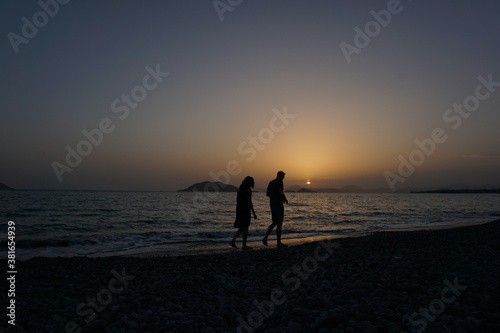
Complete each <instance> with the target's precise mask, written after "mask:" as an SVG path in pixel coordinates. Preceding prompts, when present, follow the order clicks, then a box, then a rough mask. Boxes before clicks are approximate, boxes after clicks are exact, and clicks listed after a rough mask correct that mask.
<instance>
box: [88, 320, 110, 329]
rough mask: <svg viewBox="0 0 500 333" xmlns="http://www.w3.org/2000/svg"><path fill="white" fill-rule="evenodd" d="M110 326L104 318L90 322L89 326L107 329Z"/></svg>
mask: <svg viewBox="0 0 500 333" xmlns="http://www.w3.org/2000/svg"><path fill="white" fill-rule="evenodd" d="M107 326H108V322H107V321H105V320H102V319H98V320H94V321H93V322H90V323H89V324H88V328H91V329H105V328H106V327H107Z"/></svg>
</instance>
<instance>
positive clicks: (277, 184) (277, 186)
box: [266, 179, 283, 206]
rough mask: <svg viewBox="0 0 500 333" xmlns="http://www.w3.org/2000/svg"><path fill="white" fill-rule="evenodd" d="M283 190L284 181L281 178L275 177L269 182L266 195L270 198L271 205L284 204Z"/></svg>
mask: <svg viewBox="0 0 500 333" xmlns="http://www.w3.org/2000/svg"><path fill="white" fill-rule="evenodd" d="M280 190H283V181H282V180H280V179H274V180H271V181H270V182H269V185H268V186H267V192H266V195H267V196H268V197H269V199H270V202H269V203H270V205H271V206H283V198H282V196H281V191H280Z"/></svg>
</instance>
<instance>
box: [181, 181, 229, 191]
mask: <svg viewBox="0 0 500 333" xmlns="http://www.w3.org/2000/svg"><path fill="white" fill-rule="evenodd" d="M193 191H199V192H237V191H238V188H237V187H236V186H233V185H229V184H224V183H221V182H209V181H204V182H201V183H196V184H193V185H191V186H189V187H188V188H185V189H183V190H179V191H178V192H193Z"/></svg>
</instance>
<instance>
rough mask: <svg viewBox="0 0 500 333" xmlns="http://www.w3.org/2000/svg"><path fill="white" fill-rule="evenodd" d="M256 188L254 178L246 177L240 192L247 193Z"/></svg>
mask: <svg viewBox="0 0 500 333" xmlns="http://www.w3.org/2000/svg"><path fill="white" fill-rule="evenodd" d="M254 186H255V181H254V180H253V178H252V177H250V176H246V177H245V179H243V181H242V182H241V185H240V188H239V189H238V190H240V191H246V190H249V189H250V188H252V187H254Z"/></svg>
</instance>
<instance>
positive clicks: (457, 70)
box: [0, 0, 500, 190]
mask: <svg viewBox="0 0 500 333" xmlns="http://www.w3.org/2000/svg"><path fill="white" fill-rule="evenodd" d="M61 2H64V1H62V0H61ZM40 3H41V4H46V5H43V6H41V4H40ZM40 3H38V2H36V1H3V2H2V3H1V5H0V6H1V10H0V22H1V29H2V33H3V36H4V37H3V42H2V43H1V44H0V48H1V63H2V75H1V79H0V84H1V90H0V98H1V101H2V109H1V110H2V111H1V115H2V116H1V122H0V130H1V133H2V140H1V141H0V151H1V156H2V162H1V166H0V181H1V182H5V183H7V184H8V185H10V186H12V187H16V188H54V189H138V190H148V189H151V190H175V189H178V188H184V187H187V186H188V185H190V184H192V183H194V182H198V181H203V180H208V179H210V178H211V177H210V172H214V173H219V174H220V171H222V170H226V168H227V164H228V162H229V161H235V162H229V164H230V169H231V170H230V171H232V173H233V174H232V175H230V182H231V183H232V184H234V185H238V184H239V183H240V182H241V180H242V179H243V178H244V176H246V175H252V176H254V177H255V178H256V182H257V186H259V187H263V186H265V185H266V184H267V182H268V181H269V180H270V179H271V178H273V177H274V175H275V173H276V171H277V170H280V169H283V170H284V171H285V172H287V178H286V181H287V184H288V185H293V184H302V185H304V184H305V181H306V180H308V179H309V180H310V181H311V185H310V186H316V187H339V186H344V185H347V184H355V185H358V186H362V187H386V188H388V187H389V184H388V182H387V179H386V176H387V175H391V176H390V178H389V179H391V181H392V184H393V186H395V187H396V188H399V187H403V186H429V185H449V184H454V183H470V184H484V185H500V172H498V170H500V131H499V130H498V128H499V124H500V87H499V86H498V85H500V84H495V82H500V62H499V61H498V59H500V20H499V19H498V17H499V16H498V15H499V13H500V2H498V1H495V0H490V1H488V0H483V1H473V0H470V1H452V0H443V1H431V0H428V1H424V0H418V1H415V0H414V1H409V0H406V1H401V2H400V3H399V4H398V2H397V1H356V2H354V1H347V0H346V1H303V0H302V1H298V0H286V1H285V0H282V1H267V0H266V1H264V0H252V1H250V0H243V1H241V3H240V4H239V5H237V6H231V7H230V9H232V10H231V11H229V10H226V11H224V12H223V13H221V12H222V11H223V10H224V8H223V7H221V5H220V4H226V6H227V4H228V2H227V1H222V0H221V1H220V2H219V6H220V7H219V13H217V10H216V9H215V8H214V4H213V2H212V1H180V0H178V1H155V0H149V1H148V0H142V1H139V0H136V1H132V0H130V1H127V0H116V1H102V0H100V1H97V0H91V1H78V0H73V1H69V2H68V3H67V4H59V3H58V7H59V8H56V7H55V5H54V4H55V3H56V2H55V0H48V1H45V2H44V0H42V1H41V2H40ZM232 3H233V4H237V3H238V1H235V0H233V1H232ZM42 7H46V11H48V12H49V14H50V15H48V14H43V12H42V13H40V11H42V10H43V9H42ZM227 8H228V7H226V9H227ZM372 11H374V12H375V13H378V14H376V15H375V16H377V15H378V16H379V21H380V22H381V23H375V22H376V21H375V17H374V15H373V12H372ZM381 11H382V12H381ZM391 12H392V13H391ZM387 13H390V19H389V17H388V16H387V15H386V14H387ZM221 17H222V18H223V20H221V19H220V18H221ZM23 18H24V19H23ZM34 21H35V23H37V24H38V25H39V27H38V28H37V27H36V25H35V26H34V27H35V28H36V29H37V30H38V31H34V30H33V29H32V28H33V26H31V25H32V24H33V22H34ZM371 21H374V22H372V23H370V22H371ZM367 24H368V25H367ZM355 27H358V28H359V29H360V30H361V31H363V33H364V34H365V33H366V32H365V28H368V35H365V36H361V37H360V36H359V33H358V32H357V31H359V30H357V31H356V30H355ZM370 29H371V30H370ZM356 35H358V36H357V37H356ZM370 36H371V37H370ZM366 38H369V39H370V41H369V43H368V41H367V40H366ZM356 42H357V44H356ZM342 43H344V44H342ZM347 44H349V45H351V46H349V47H347V49H349V50H351V51H352V50H353V47H356V45H358V47H357V50H356V53H352V54H350V56H349V57H346V56H345V54H344V53H345V52H343V51H342V47H341V45H344V48H346V45H347ZM347 58H350V59H349V61H348V59H347ZM155 71H156V72H157V74H151V73H154V72H155ZM167 72H168V75H167V74H165V73H167ZM478 77H482V78H483V79H482V81H481V80H479V79H478ZM486 81H490V83H487V84H485V83H484V82H486ZM491 81H492V82H491ZM480 85H481V86H480ZM127 95H128V96H129V97H130V96H132V97H130V99H129V100H128V101H127ZM476 95H477V97H476ZM134 96H135V97H134ZM134 98H135V99H136V101H134ZM464 102H465V103H469V104H468V106H467V107H469V108H470V109H473V110H474V111H471V112H468V111H467V110H465V109H463V110H462V111H459V109H455V111H453V107H454V104H457V105H458V104H462V103H464ZM476 104H477V105H476ZM449 108H452V110H451V111H447V110H448V109H449ZM273 110H274V112H273ZM464 110H465V111H464ZM277 115H279V116H277ZM106 119H108V120H109V121H108V120H106ZM99 126H102V128H103V129H104V130H105V131H107V132H108V133H103V134H102V138H101V137H100V134H98V133H97V131H93V132H91V133H93V135H94V136H93V138H94V140H95V142H97V143H96V144H92V143H90V142H89V141H88V139H87V138H86V136H85V135H84V134H83V133H82V131H83V130H87V131H92V130H94V129H96V128H99ZM436 128H438V129H439V128H440V129H441V131H440V132H439V130H438V133H437V134H436V137H435V139H438V141H439V140H441V141H443V137H446V140H445V141H444V142H437V143H436V142H435V143H433V144H430V143H429V142H430V141H428V140H430V139H429V138H431V137H432V134H431V133H432V132H433V131H434V130H435V129H436ZM84 140H87V142H86V143H85V142H84V143H82V142H83V141H84ZM415 140H420V141H423V142H426V143H427V145H426V146H425V145H424V146H423V147H424V148H421V149H420V150H425V149H427V155H425V152H423V153H419V152H418V151H416V149H419V148H418V146H417V144H416V143H415ZM425 140H427V141H425ZM432 145H435V148H433V147H432ZM68 147H69V149H70V150H75V151H76V154H78V148H79V149H80V152H83V153H84V154H86V155H87V156H80V158H81V160H79V157H74V156H73V157H70V158H69V162H68V161H67V155H68V150H67V149H68ZM89 147H90V148H89ZM431 148H432V149H431ZM89 149H92V151H91V152H89ZM81 155H83V154H81ZM422 157H423V158H422ZM402 159H404V160H407V161H408V163H409V164H412V163H413V162H415V163H413V164H415V165H413V166H410V168H414V171H413V172H409V171H408V170H407V169H408V166H406V169H405V167H400V164H401V163H403V164H405V163H404V162H401V160H402ZM411 161H413V162H411ZM55 162H56V163H55ZM231 163H233V164H234V163H237V165H236V166H235V165H231ZM70 164H72V166H71V165H70ZM398 168H399V169H400V170H399V171H398ZM57 170H58V171H57ZM70 170H71V172H69V171H70ZM387 172H390V173H391V174H388V173H387ZM58 173H59V176H58V175H57V174H58ZM410 173H411V174H410ZM384 175H385V176H384ZM402 180H404V182H402Z"/></svg>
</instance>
